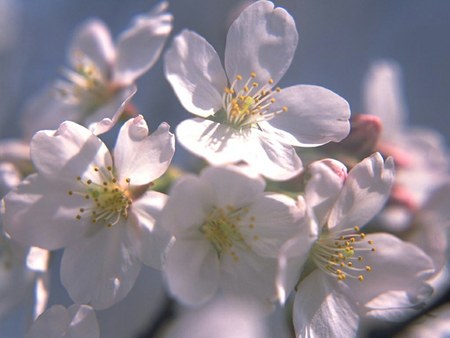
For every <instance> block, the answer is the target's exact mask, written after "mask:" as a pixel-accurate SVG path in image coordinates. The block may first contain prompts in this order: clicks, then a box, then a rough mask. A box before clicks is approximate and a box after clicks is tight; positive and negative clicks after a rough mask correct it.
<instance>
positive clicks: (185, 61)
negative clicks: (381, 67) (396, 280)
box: [165, 1, 350, 180]
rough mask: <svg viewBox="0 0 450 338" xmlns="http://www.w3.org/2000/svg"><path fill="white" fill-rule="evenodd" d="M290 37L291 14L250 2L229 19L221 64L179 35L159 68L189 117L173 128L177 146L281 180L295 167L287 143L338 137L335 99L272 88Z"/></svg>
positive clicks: (208, 49) (340, 102)
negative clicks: (232, 18)
mask: <svg viewBox="0 0 450 338" xmlns="http://www.w3.org/2000/svg"><path fill="white" fill-rule="evenodd" d="M255 32H257V34H255ZM297 42H298V34H297V30H296V27H295V22H294V20H293V18H292V17H291V16H290V15H289V14H288V13H287V12H286V11H285V10H284V9H283V8H275V7H274V4H273V3H272V2H270V1H256V2H254V3H253V4H251V5H250V6H248V7H247V8H246V9H244V11H243V12H242V13H241V14H240V15H239V17H238V18H237V19H236V20H235V21H234V22H233V23H232V25H231V27H230V29H229V31H228V35H227V41H226V48H225V67H223V66H222V64H221V61H220V58H219V56H218V54H217V52H216V51H215V50H214V48H213V47H212V46H211V45H210V44H209V43H208V42H207V41H206V40H205V39H204V38H202V37H201V36H200V35H198V34H196V33H194V32H192V31H188V30H184V31H183V32H181V34H179V35H178V36H177V37H176V38H175V39H174V42H173V44H172V46H171V47H170V48H169V50H168V51H167V53H166V55H165V73H166V77H167V79H168V80H169V82H170V83H171V85H172V87H173V89H174V91H175V93H176V94H177V96H178V99H179V100H180V102H181V104H182V105H183V106H184V108H185V109H186V110H188V111H189V112H191V113H193V114H195V115H197V118H194V119H188V120H185V121H183V122H182V123H180V124H179V125H178V127H177V130H176V133H177V137H178V140H179V141H180V143H181V144H182V145H183V146H184V147H186V148H187V149H188V150H189V151H191V152H193V153H194V154H196V155H198V156H201V157H203V158H205V159H206V160H207V161H209V162H210V163H212V164H214V165H222V164H227V163H236V162H240V161H244V162H246V163H247V164H248V165H250V166H251V167H252V168H253V169H254V170H256V171H258V172H259V173H261V174H262V175H264V176H266V177H268V178H271V179H274V180H285V179H289V178H291V177H293V176H295V175H297V174H298V173H299V172H300V171H301V170H302V163H301V161H300V159H299V157H298V156H297V154H296V152H295V149H294V148H293V147H294V146H305V147H313V146H318V145H322V144H325V143H327V142H330V141H336V142H337V141H340V140H342V139H343V138H345V137H346V136H347V134H348V132H349V129H350V125H349V122H348V119H349V117H350V109H349V106H348V104H347V102H346V101H345V100H344V99H343V98H341V97H340V96H338V95H336V94H335V93H333V92H331V91H329V90H327V89H325V88H322V87H317V86H306V85H296V86H292V87H288V88H284V89H281V88H279V87H277V83H278V82H279V80H280V79H281V77H282V76H283V75H284V74H285V72H286V70H287V69H288V67H289V65H290V63H291V61H292V59H293V56H294V53H295V49H296V47H297Z"/></svg>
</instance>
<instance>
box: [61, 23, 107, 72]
mask: <svg viewBox="0 0 450 338" xmlns="http://www.w3.org/2000/svg"><path fill="white" fill-rule="evenodd" d="M68 56H69V61H70V63H71V64H72V66H73V67H74V68H76V65H77V63H78V62H77V60H78V59H79V57H80V56H82V57H87V58H88V59H89V60H91V61H92V62H93V63H94V64H95V66H97V67H98V68H99V70H100V71H101V73H102V74H103V76H107V74H108V73H109V68H110V66H111V63H112V62H113V59H114V57H115V51H114V45H113V42H112V40H111V35H110V33H109V30H108V27H106V25H105V24H104V23H103V22H102V21H101V20H99V19H90V20H88V21H87V22H85V23H84V24H82V25H81V26H80V27H79V28H78V29H77V31H76V32H75V34H74V38H73V40H72V42H71V44H70V47H69V55H68Z"/></svg>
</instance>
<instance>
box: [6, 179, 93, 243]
mask: <svg viewBox="0 0 450 338" xmlns="http://www.w3.org/2000/svg"><path fill="white" fill-rule="evenodd" d="M70 189H71V188H70V187H68V188H67V189H64V187H61V186H60V184H58V183H56V184H55V183H54V182H52V181H48V180H46V179H45V178H44V177H42V176H40V175H38V174H34V175H31V176H29V177H28V178H27V179H25V180H24V181H23V182H22V183H21V184H20V185H19V186H18V187H17V188H16V189H14V190H12V191H11V192H10V193H9V194H7V195H6V197H5V198H4V203H5V213H4V215H3V221H4V224H5V231H6V232H8V234H9V235H10V236H11V237H12V238H14V239H15V240H17V241H18V242H20V243H22V244H24V245H27V246H39V247H42V248H45V249H49V250H54V249H59V248H62V247H65V246H66V245H68V244H69V243H71V242H72V241H74V240H77V239H79V238H80V237H81V236H82V234H83V233H84V231H85V230H86V227H87V223H86V222H84V221H83V220H78V219H76V215H77V214H79V208H87V207H88V206H89V204H88V203H87V202H86V201H85V200H84V199H83V198H79V199H78V198H76V196H69V195H68V191H69V190H70Z"/></svg>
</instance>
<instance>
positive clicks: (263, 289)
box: [161, 167, 304, 306]
mask: <svg viewBox="0 0 450 338" xmlns="http://www.w3.org/2000/svg"><path fill="white" fill-rule="evenodd" d="M264 187H265V183H264V180H263V179H261V178H260V177H259V176H256V175H255V174H250V173H249V172H247V171H244V169H240V168H238V167H225V168H219V167H217V168H216V167H209V168H207V169H205V170H204V171H202V173H201V174H200V177H194V176H187V175H186V176H184V177H183V178H182V179H181V180H180V181H178V182H177V183H176V184H175V185H174V187H173V189H172V190H171V193H170V198H169V201H168V202H167V205H166V207H165V208H164V211H163V215H162V217H161V222H162V226H163V227H164V228H165V229H167V230H168V231H169V232H170V233H171V234H172V235H173V236H174V238H175V241H174V242H173V243H172V244H171V245H170V246H169V248H168V250H167V253H166V255H165V260H164V264H163V273H164V274H165V276H166V279H167V284H168V287H169V291H170V292H171V293H172V294H173V295H174V296H175V297H176V298H177V299H178V300H179V301H181V302H182V303H185V304H188V305H200V304H202V303H205V302H207V301H208V300H210V299H211V298H212V297H213V296H214V295H215V294H216V293H217V292H218V291H219V290H222V291H223V292H224V293H226V294H233V295H236V294H237V295H239V297H242V298H244V299H245V298H248V299H249V301H250V300H252V301H253V300H254V301H256V302H259V303H260V304H261V306H264V305H266V306H269V305H270V301H271V300H273V298H274V296H275V274H276V267H277V259H276V257H277V255H278V251H279V249H280V247H281V245H282V244H283V243H284V242H285V241H286V240H287V239H289V238H290V237H291V236H293V235H294V234H295V233H297V232H298V223H299V222H300V221H301V219H302V217H303V213H304V210H303V209H302V208H301V206H300V207H298V208H297V207H296V206H295V201H294V200H293V199H291V198H288V197H286V196H284V195H280V194H271V193H265V192H264Z"/></svg>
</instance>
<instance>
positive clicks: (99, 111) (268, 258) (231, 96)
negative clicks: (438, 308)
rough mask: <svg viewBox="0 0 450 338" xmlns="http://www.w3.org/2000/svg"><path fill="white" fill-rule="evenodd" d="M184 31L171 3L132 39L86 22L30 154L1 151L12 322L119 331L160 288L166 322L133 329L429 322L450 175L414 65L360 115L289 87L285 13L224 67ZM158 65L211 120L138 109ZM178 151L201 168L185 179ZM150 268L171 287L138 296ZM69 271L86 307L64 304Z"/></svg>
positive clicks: (376, 80) (244, 20)
mask: <svg viewBox="0 0 450 338" xmlns="http://www.w3.org/2000/svg"><path fill="white" fill-rule="evenodd" d="M175 19H176V18H175ZM172 26H173V17H172V15H171V14H170V12H169V10H168V3H166V2H162V3H160V4H159V5H157V6H156V7H155V8H154V9H153V10H152V11H150V12H148V13H145V14H141V15H139V16H137V17H136V18H135V19H134V20H133V22H132V24H131V25H130V27H129V28H128V29H127V30H125V31H124V32H122V33H121V34H120V35H119V36H118V38H117V39H116V40H115V41H113V39H112V37H111V35H110V32H109V30H108V28H107V26H106V25H105V23H103V22H102V21H101V20H99V19H91V20H88V21H86V22H85V23H84V24H83V25H81V26H80V27H79V28H78V29H77V30H76V32H75V34H74V37H73V40H72V42H71V43H70V45H69V53H68V64H69V66H68V67H67V68H65V69H64V70H63V77H64V79H59V80H56V81H55V82H54V83H52V84H50V85H48V86H47V87H45V88H43V90H42V92H41V93H39V94H38V95H36V96H35V97H34V98H32V99H31V100H30V101H29V103H28V105H27V106H26V109H25V112H24V118H23V127H24V137H23V140H17V141H9V142H4V143H2V144H1V148H0V149H1V151H0V179H1V180H0V184H1V196H2V198H3V199H2V205H1V227H2V228H1V234H0V248H1V250H0V258H1V261H2V263H3V264H2V265H1V266H0V270H1V274H2V280H1V284H0V293H1V294H2V295H4V296H2V299H0V316H2V315H5V314H7V313H8V312H10V311H11V309H13V308H14V306H16V305H17V304H18V303H20V302H24V298H29V299H28V300H27V301H26V304H27V305H26V306H27V307H29V311H30V312H31V313H32V320H31V323H27V324H24V325H26V332H27V333H26V337H27V338H37V337H79V338H90V337H92V338H95V337H100V336H102V337H103V336H104V337H106V335H105V333H103V328H102V322H101V321H99V320H98V318H97V317H101V316H102V314H104V313H105V312H103V310H106V309H118V311H120V314H121V316H127V317H133V316H135V315H136V316H137V314H138V313H139V312H142V309H141V307H140V306H138V305H136V304H134V303H133V302H128V303H127V299H129V297H130V296H131V293H132V292H133V291H135V290H138V291H139V292H141V293H142V294H145V293H148V292H154V291H153V290H156V292H158V293H164V294H165V295H166V305H164V304H162V303H163V302H161V301H158V300H156V299H155V300H154V302H155V304H156V307H157V311H158V310H159V311H160V312H161V313H162V314H163V315H161V316H159V317H158V318H156V319H155V318H144V319H143V320H142V323H139V327H136V328H135V331H134V332H133V333H132V334H133V335H137V334H138V332H139V331H140V330H143V328H144V327H157V328H159V330H157V332H156V333H157V334H158V337H230V338H231V337H250V338H252V337H254V338H259V337H269V336H271V333H270V332H272V331H271V328H270V326H271V324H272V323H273V322H275V321H277V319H276V318H277V317H280V316H281V317H282V318H286V317H287V318H288V320H286V321H284V320H282V322H283V323H284V322H286V323H289V324H285V325H286V326H287V327H286V328H285V330H286V332H292V334H295V337H356V336H361V335H363V334H364V332H366V330H369V329H370V328H372V327H373V326H374V325H375V326H380V325H385V324H386V323H390V322H399V321H402V320H405V319H408V318H410V317H412V316H414V315H416V314H418V313H419V312H420V311H422V310H423V309H426V308H427V306H429V305H430V304H431V302H432V301H433V299H434V298H435V295H436V294H439V292H440V291H441V290H442V288H443V286H445V285H446V283H447V281H448V280H447V275H446V265H447V261H448V252H449V250H448V249H449V248H448V238H449V236H448V231H449V228H450V221H449V219H450V218H449V217H448V216H449V215H448V207H447V205H446V203H447V201H448V197H449V196H450V181H449V175H448V163H449V162H448V156H447V153H446V149H445V146H444V144H443V142H442V140H441V139H440V136H439V135H438V134H437V133H436V132H434V131H431V130H418V129H412V128H409V127H408V126H407V124H406V122H405V115H406V113H405V108H404V106H403V104H402V101H401V88H400V80H399V72H400V70H399V68H398V65H396V64H395V63H393V62H389V61H380V62H378V63H376V64H374V65H373V67H372V68H371V69H370V71H369V73H368V77H367V81H366V86H365V99H366V103H367V107H366V114H360V115H351V112H350V106H349V104H348V103H347V101H346V100H345V99H344V98H342V97H341V96H339V95H338V94H336V93H334V92H333V91H331V90H328V89H326V88H323V87H320V86H315V85H301V84H299V85H293V86H290V87H286V88H281V87H280V86H278V83H279V82H280V80H281V79H282V77H283V75H285V74H286V72H288V69H289V66H290V64H291V62H292V60H293V57H294V53H295V51H296V48H297V43H298V32H297V28H296V24H295V21H294V19H293V18H292V16H291V15H290V14H289V13H288V12H287V11H286V10H285V9H283V8H281V7H276V5H275V4H273V3H272V2H270V1H265V0H257V1H254V2H252V3H251V4H249V5H248V6H247V7H246V8H244V9H242V11H241V13H240V14H239V15H238V17H237V18H236V19H235V20H234V21H233V23H232V24H231V26H230V28H229V30H228V33H227V35H226V44H225V48H224V58H223V59H222V58H221V56H220V55H219V53H218V52H217V51H216V50H215V49H214V47H213V46H212V45H211V44H210V43H209V42H208V41H207V40H206V39H204V38H203V37H202V36H201V35H199V34H198V33H196V32H193V31H191V30H188V29H185V30H182V31H181V32H180V33H179V34H177V35H176V36H175V37H173V38H171V37H170V35H171V31H172ZM160 56H162V57H161V60H159V59H160ZM222 60H223V62H222ZM156 62H162V63H163V64H164V73H165V77H166V79H167V81H168V82H169V83H170V85H171V87H172V88H173V92H174V94H175V96H176V97H177V98H178V100H179V102H180V103H181V105H182V106H183V107H184V109H185V110H186V111H187V112H189V113H191V114H193V115H194V116H193V117H191V118H187V119H186V120H184V121H182V122H181V123H180V124H178V125H177V126H176V127H175V128H174V130H175V133H172V132H171V127H170V126H169V125H168V124H167V123H166V122H164V121H161V123H160V124H159V126H157V127H156V128H153V127H152V128H149V126H148V124H147V122H146V120H145V117H144V113H142V112H140V111H139V110H138V108H137V106H136V105H134V104H133V96H134V94H135V93H136V91H137V90H138V85H137V83H136V81H137V79H138V78H139V77H141V76H143V75H144V74H145V73H147V72H148V71H149V70H150V69H151V68H152V66H153V65H154V64H155V63H156ZM150 75H151V74H150ZM140 90H142V89H140ZM167 95H172V93H167ZM169 113H170V112H164V114H169ZM111 138H115V145H114V146H113V147H111V146H110V145H109V143H111V142H108V139H109V140H110V139H111ZM175 141H178V142H179V144H180V145H181V146H182V147H183V148H185V149H187V150H188V151H189V152H190V153H192V154H193V156H194V158H195V159H197V160H198V164H199V167H200V169H199V170H198V171H197V172H195V171H188V170H187V169H185V168H176V167H175V166H174V165H173V163H172V158H173V157H174V155H175V156H176V152H175ZM60 254H62V258H61V259H60V260H56V263H57V264H56V265H57V266H54V265H55V264H54V262H55V261H54V260H51V259H50V258H52V257H54V256H56V257H58V255H60ZM50 261H52V264H50ZM149 268H150V269H152V271H155V272H156V271H157V273H158V274H159V276H160V278H161V279H162V282H163V284H164V289H163V290H160V289H158V287H157V285H154V284H152V283H151V282H149V283H147V284H145V285H144V286H142V285H140V286H139V287H138V284H139V283H138V277H139V275H140V274H142V273H143V272H144V270H146V269H149ZM55 269H56V271H57V272H58V273H59V275H60V280H61V283H62V285H63V287H64V288H65V290H66V291H67V293H68V296H69V297H70V299H71V302H72V303H71V304H58V303H56V302H54V301H53V302H54V304H52V302H51V301H49V299H51V297H52V285H51V283H49V273H50V270H53V271H55ZM146 306H147V307H148V308H150V307H151V306H152V305H151V304H146ZM167 307H172V308H176V309H177V311H176V312H175V314H173V315H172V316H168V315H166V316H164V309H165V308H167ZM105 316H106V317H107V315H105ZM106 320H109V321H111V320H110V319H108V318H106ZM278 322H280V320H278ZM116 325H120V323H116ZM156 333H155V332H152V334H156ZM130 334H131V333H130ZM276 334H277V336H280V337H281V336H282V335H283V334H285V335H286V336H287V337H288V336H290V334H289V333H283V334H282V333H281V332H279V333H276ZM108 337H114V336H113V335H111V334H108ZM118 337H120V336H118ZM133 337H134V336H133Z"/></svg>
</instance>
